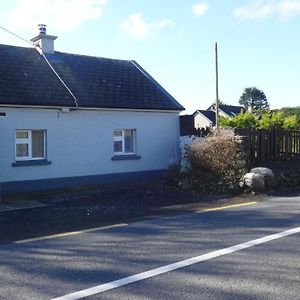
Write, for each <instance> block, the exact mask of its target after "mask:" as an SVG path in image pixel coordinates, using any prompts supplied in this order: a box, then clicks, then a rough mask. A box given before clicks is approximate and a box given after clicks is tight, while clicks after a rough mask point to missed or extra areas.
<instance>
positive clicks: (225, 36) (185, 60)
mask: <svg viewBox="0 0 300 300" xmlns="http://www.w3.org/2000/svg"><path fill="white" fill-rule="evenodd" d="M267 2H269V0H265V1H263V3H262V4H261V5H259V6H258V7H257V8H256V9H255V10H253V11H251V12H250V13H249V14H248V16H246V17H245V18H244V19H243V20H241V21H240V22H239V23H238V24H237V25H236V26H234V27H233V28H232V29H231V30H230V31H229V32H228V33H227V34H225V35H224V36H223V37H222V38H220V39H219V41H224V40H225V39H227V38H228V37H229V36H230V35H231V34H233V33H234V32H235V31H236V30H237V29H238V28H240V27H241V25H242V24H243V23H245V22H246V21H247V20H248V19H249V18H251V17H252V16H253V15H254V14H256V13H257V12H258V11H259V10H261V9H262V8H263V7H264V6H265V5H266V4H267ZM208 51H211V50H210V47H209V49H206V50H205V49H203V50H202V51H200V52H198V53H197V54H195V55H193V56H190V57H187V58H183V59H181V60H177V61H173V62H169V63H162V64H157V65H148V67H164V66H172V65H179V64H184V63H187V62H189V61H191V60H193V59H196V58H198V57H200V56H201V55H202V54H204V53H206V52H208Z"/></svg>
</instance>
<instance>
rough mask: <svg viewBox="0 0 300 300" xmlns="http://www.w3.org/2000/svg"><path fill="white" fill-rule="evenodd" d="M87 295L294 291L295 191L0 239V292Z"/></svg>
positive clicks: (249, 295) (299, 235)
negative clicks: (51, 234)
mask: <svg viewBox="0 0 300 300" xmlns="http://www.w3.org/2000/svg"><path fill="white" fill-rule="evenodd" d="M291 229H294V231H289V232H288V233H286V231H287V230H291ZM282 232H285V233H284V234H282ZM278 233H279V235H276V236H274V234H278ZM285 234H288V235H287V236H284V235H285ZM270 235H272V237H273V238H274V239H272V238H270ZM266 236H267V237H269V238H265V237H266ZM262 238H263V239H262ZM257 239H260V240H258V241H257ZM255 240H256V241H255ZM249 241H251V243H247V244H245V243H246V242H249ZM240 244H241V245H242V246H241V245H240ZM236 245H240V246H236ZM233 246H235V247H234V248H232V247H233ZM243 248H244V249H243ZM223 249H225V250H223ZM219 250H220V251H219ZM229 250H232V253H231V252H230V251H229ZM233 250H234V251H235V252H233ZM216 251H218V252H216ZM190 258H194V260H188V259H190ZM187 260H188V261H187ZM199 260H200V262H199ZM201 260H202V261H201ZM177 262H181V263H182V264H183V265H179V264H176V263H177ZM186 262H189V263H191V264H190V265H189V266H185V264H186ZM174 263H175V265H174ZM165 266H167V267H165ZM179 266H181V267H182V266H183V267H182V268H177V269H176V267H179ZM161 267H165V268H161ZM172 267H174V268H175V269H174V270H172V271H171V269H172ZM157 268H159V269H158V270H157ZM153 270H154V271H153ZM155 270H156V271H155ZM145 271H150V272H148V273H145ZM156 273H157V274H156ZM132 275H136V276H134V277H129V276H132ZM147 276H148V277H149V278H147ZM128 277H129V278H128ZM124 278H126V279H125V280H124ZM116 280H119V281H117V282H115V283H111V282H112V281H116ZM131 281H135V282H132V283H129V282H131ZM106 283H109V284H108V285H105V286H103V284H106ZM124 283H129V284H127V285H123V284H124ZM95 287H96V288H95ZM91 288H94V289H91ZM103 288H106V289H108V290H107V291H104V292H101V293H99V291H100V290H101V289H103ZM79 291H81V294H78V293H77V294H73V295H72V293H74V292H75V293H76V292H79ZM69 294H71V295H69ZM87 295H89V298H88V299H300V195H298V196H293V197H270V198H267V199H265V200H264V201H260V202H258V203H256V204H251V205H246V206H240V207H231V208H227V209H222V210H217V211H209V212H195V213H189V214H183V215H176V216H168V217H159V218H155V219H148V220H144V221H139V222H135V223H131V224H119V226H116V227H112V228H102V229H99V230H94V231H89V232H83V233H77V234H74V235H68V236H61V237H57V238H49V239H43V240H33V241H27V242H26V241H25V242H22V243H13V244H7V245H2V246H0V298H1V299H54V298H60V297H61V298H60V299H63V300H67V299H68V300H70V299H81V298H82V297H83V296H87Z"/></svg>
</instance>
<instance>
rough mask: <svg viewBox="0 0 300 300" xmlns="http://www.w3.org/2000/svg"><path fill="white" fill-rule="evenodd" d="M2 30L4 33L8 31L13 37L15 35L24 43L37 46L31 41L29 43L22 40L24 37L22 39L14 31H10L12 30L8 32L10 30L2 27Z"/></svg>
mask: <svg viewBox="0 0 300 300" xmlns="http://www.w3.org/2000/svg"><path fill="white" fill-rule="evenodd" d="M0 28H1V29H2V30H4V31H6V32H8V33H10V34H11V35H13V36H15V37H17V38H18V39H20V40H22V41H24V42H26V43H28V44H30V45H31V46H35V44H34V43H33V42H31V41H28V40H26V39H24V38H22V37H21V36H19V35H18V34H15V33H13V32H12V31H10V30H8V29H6V28H4V27H2V26H0Z"/></svg>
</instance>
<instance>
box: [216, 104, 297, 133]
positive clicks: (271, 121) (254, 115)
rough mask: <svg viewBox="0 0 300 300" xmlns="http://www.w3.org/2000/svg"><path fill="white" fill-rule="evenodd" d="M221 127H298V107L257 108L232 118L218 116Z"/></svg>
mask: <svg viewBox="0 0 300 300" xmlns="http://www.w3.org/2000/svg"><path fill="white" fill-rule="evenodd" d="M220 126H221V127H230V128H259V129H272V128H278V129H286V130H297V129H300V107H296V108H283V109H281V110H273V111H271V110H270V111H266V110H257V111H253V112H245V113H241V114H238V115H236V116H235V117H233V118H230V119H229V118H224V117H220Z"/></svg>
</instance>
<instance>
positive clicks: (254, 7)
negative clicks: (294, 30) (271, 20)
mask: <svg viewBox="0 0 300 300" xmlns="http://www.w3.org/2000/svg"><path fill="white" fill-rule="evenodd" d="M234 16H235V17H237V18H242V19H259V18H266V17H276V18H277V19H279V20H281V21H289V20H290V19H292V18H294V17H296V16H300V1H299V0H278V1H275V0H269V1H267V2H266V1H263V0H256V1H253V2H252V3H251V4H250V5H249V6H243V7H237V8H235V10H234Z"/></svg>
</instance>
